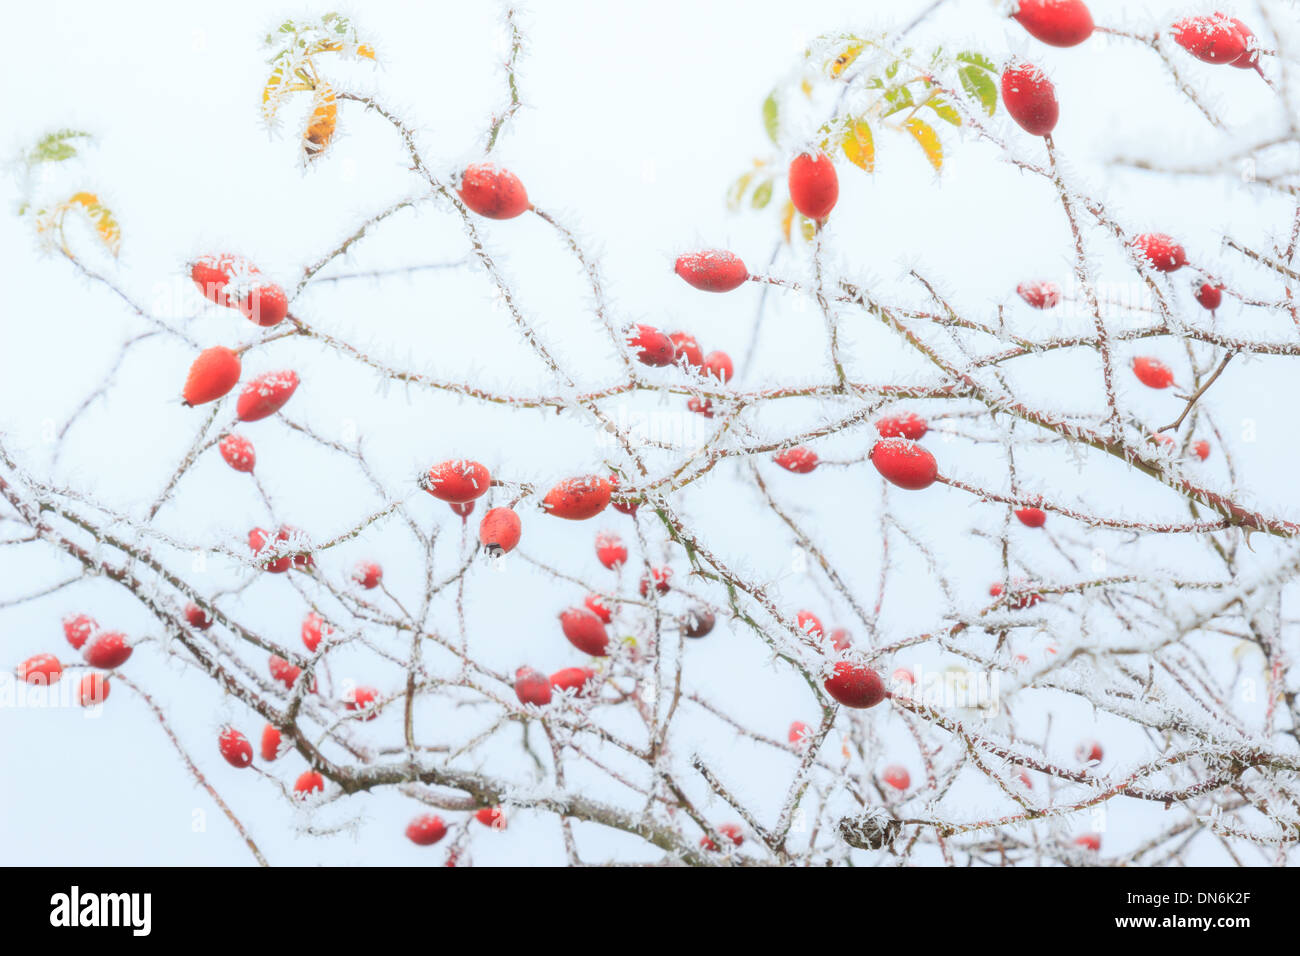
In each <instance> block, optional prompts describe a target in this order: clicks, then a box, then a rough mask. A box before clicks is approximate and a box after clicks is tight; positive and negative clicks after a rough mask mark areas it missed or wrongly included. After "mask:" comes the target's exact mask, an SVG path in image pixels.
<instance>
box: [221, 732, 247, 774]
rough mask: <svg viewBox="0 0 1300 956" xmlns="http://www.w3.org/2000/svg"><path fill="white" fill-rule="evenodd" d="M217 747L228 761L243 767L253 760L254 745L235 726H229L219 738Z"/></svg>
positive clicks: (231, 764) (234, 765)
mask: <svg viewBox="0 0 1300 956" xmlns="http://www.w3.org/2000/svg"><path fill="white" fill-rule="evenodd" d="M217 749H219V750H220V751H221V756H223V757H225V758H226V763H228V764H230V766H232V767H239V768H240V769H243V768H244V767H247V766H248V765H249V764H251V763H252V762H253V745H252V744H250V743H249V742H248V738H247V737H245V736H244V735H243V734H241V733H240V732H239V731H238V730H236V729H235V728H234V727H227V728H226V729H225V730H223V731H222V732H221V736H219V737H218V738H217Z"/></svg>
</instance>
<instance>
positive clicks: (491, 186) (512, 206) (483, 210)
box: [456, 163, 533, 219]
mask: <svg viewBox="0 0 1300 956" xmlns="http://www.w3.org/2000/svg"><path fill="white" fill-rule="evenodd" d="M456 193H457V195H459V196H460V200H461V202H463V203H464V204H465V205H466V206H468V207H469V208H470V209H472V210H473V211H474V212H476V213H478V214H479V215H480V216H486V217H487V218H488V219H514V218H515V217H516V216H520V215H523V214H524V213H525V212H527V211H528V210H529V209H531V208H533V206H532V203H530V202H529V201H528V190H526V189H524V184H523V183H521V182H520V181H519V177H518V176H516V175H515V174H514V173H512V172H510V171H508V170H505V169H502V168H501V167H499V166H496V165H495V164H493V163H475V164H473V165H471V166H468V167H466V169H465V172H464V174H463V175H462V176H461V181H460V188H459V189H457V190H456Z"/></svg>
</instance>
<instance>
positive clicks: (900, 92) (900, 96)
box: [880, 86, 916, 116]
mask: <svg viewBox="0 0 1300 956" xmlns="http://www.w3.org/2000/svg"><path fill="white" fill-rule="evenodd" d="M885 102H886V103H888V104H889V108H888V109H887V110H885V111H884V112H883V113H882V114H880V115H881V116H892V115H893V114H895V113H897V112H898V111H899V110H905V109H908V108H909V107H912V106H915V105H916V101H915V100H914V99H913V98H912V91H911V90H909V89H908V88H907V87H906V86H895V87H894V88H893V89H891V90H887V91H886V92H885Z"/></svg>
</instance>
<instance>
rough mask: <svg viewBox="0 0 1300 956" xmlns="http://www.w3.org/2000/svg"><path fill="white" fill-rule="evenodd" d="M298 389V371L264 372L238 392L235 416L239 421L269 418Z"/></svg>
mask: <svg viewBox="0 0 1300 956" xmlns="http://www.w3.org/2000/svg"><path fill="white" fill-rule="evenodd" d="M297 389H298V373H297V372H295V371H293V370H292V369H282V370H281V371H278V372H266V373H264V374H262V375H259V376H258V377H257V378H255V379H253V380H252V381H251V382H249V383H248V384H247V385H245V386H244V388H243V390H242V391H241V392H240V393H239V401H238V402H237V403H236V404H235V416H236V417H237V418H238V419H239V420H240V421H241V422H256V421H260V420H261V419H263V418H269V417H270V416H271V415H274V414H275V413H276V412H278V411H279V410H280V409H281V408H283V407H284V404H285V402H287V401H289V399H290V398H292V397H293V393H294V392H295V391H297Z"/></svg>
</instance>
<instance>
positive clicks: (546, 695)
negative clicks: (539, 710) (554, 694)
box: [515, 667, 551, 707]
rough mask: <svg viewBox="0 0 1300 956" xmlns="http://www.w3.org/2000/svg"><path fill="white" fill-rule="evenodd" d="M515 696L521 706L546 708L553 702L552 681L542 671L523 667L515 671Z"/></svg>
mask: <svg viewBox="0 0 1300 956" xmlns="http://www.w3.org/2000/svg"><path fill="white" fill-rule="evenodd" d="M515 696H516V697H518V698H519V703H521V704H536V705H537V706H538V707H545V706H546V705H547V704H549V703H550V702H551V680H550V678H549V677H547V676H546V675H545V674H543V673H542V672H541V671H536V670H533V669H532V668H531V667H521V668H519V670H517V671H515Z"/></svg>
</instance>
